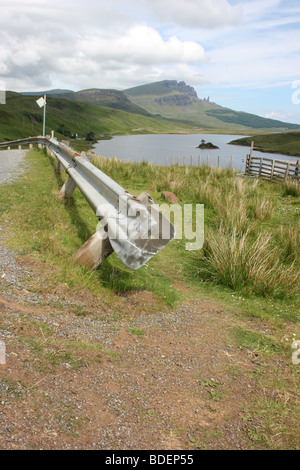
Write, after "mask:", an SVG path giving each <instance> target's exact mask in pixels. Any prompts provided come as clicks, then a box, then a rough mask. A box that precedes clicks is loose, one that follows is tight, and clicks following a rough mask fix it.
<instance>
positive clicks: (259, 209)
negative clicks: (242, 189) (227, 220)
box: [252, 197, 275, 221]
mask: <svg viewBox="0 0 300 470" xmlns="http://www.w3.org/2000/svg"><path fill="white" fill-rule="evenodd" d="M252 210H253V217H254V219H256V220H261V221H263V220H269V219H271V218H272V216H273V215H274V210H275V206H274V202H273V200H272V199H269V198H267V197H263V198H262V197H260V198H256V199H254V201H253V203H252Z"/></svg>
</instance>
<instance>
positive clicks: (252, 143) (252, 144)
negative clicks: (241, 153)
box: [250, 140, 254, 159]
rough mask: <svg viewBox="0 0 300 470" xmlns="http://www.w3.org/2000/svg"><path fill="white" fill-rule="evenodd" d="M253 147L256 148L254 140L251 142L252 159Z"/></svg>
mask: <svg viewBox="0 0 300 470" xmlns="http://www.w3.org/2000/svg"><path fill="white" fill-rule="evenodd" d="M253 147H254V140H253V141H252V142H251V148H250V159H251V158H252V153H253Z"/></svg>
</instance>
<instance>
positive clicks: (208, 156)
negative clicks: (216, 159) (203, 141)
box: [207, 155, 209, 166]
mask: <svg viewBox="0 0 300 470" xmlns="http://www.w3.org/2000/svg"><path fill="white" fill-rule="evenodd" d="M207 166H209V155H207Z"/></svg>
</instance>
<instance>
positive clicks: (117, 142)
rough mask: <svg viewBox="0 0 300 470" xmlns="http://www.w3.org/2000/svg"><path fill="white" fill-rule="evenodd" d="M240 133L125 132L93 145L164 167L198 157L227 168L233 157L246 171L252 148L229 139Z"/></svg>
mask: <svg viewBox="0 0 300 470" xmlns="http://www.w3.org/2000/svg"><path fill="white" fill-rule="evenodd" d="M241 137H243V136H240V135H222V134H189V135H177V134H163V135H161V134H158V135H157V134H151V135H126V136H117V137H113V138H112V139H111V140H100V141H98V142H97V143H96V144H95V146H94V152H95V154H97V155H103V156H104V157H107V158H113V157H116V158H118V159H119V160H124V161H131V162H138V161H142V160H146V161H148V162H151V163H153V164H155V165H159V166H165V165H167V163H168V164H169V165H171V164H172V162H173V159H174V161H175V163H178V162H179V165H183V164H184V159H185V162H186V164H187V165H190V164H191V160H192V164H193V165H198V162H199V156H200V159H201V163H207V157H208V158H209V164H210V165H212V166H217V164H218V157H219V160H220V166H221V167H222V168H228V167H229V166H230V164H231V156H233V168H235V169H236V170H240V171H244V170H245V161H246V155H247V154H248V153H249V151H250V149H249V147H243V146H237V145H230V144H229V143H228V142H231V141H232V140H235V139H239V138H241ZM202 139H204V140H205V142H211V143H212V144H214V145H216V146H217V147H219V149H211V150H207V149H205V150H201V149H198V148H196V147H197V146H198V145H199V144H200V143H201V140H202ZM253 155H254V156H258V157H265V158H272V159H277V158H278V159H280V160H289V161H296V160H297V159H296V158H295V157H288V156H286V155H279V154H273V153H270V154H269V153H262V152H257V151H254V152H253Z"/></svg>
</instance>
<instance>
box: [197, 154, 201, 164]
mask: <svg viewBox="0 0 300 470" xmlns="http://www.w3.org/2000/svg"><path fill="white" fill-rule="evenodd" d="M198 166H201V155H199V156H198Z"/></svg>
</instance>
